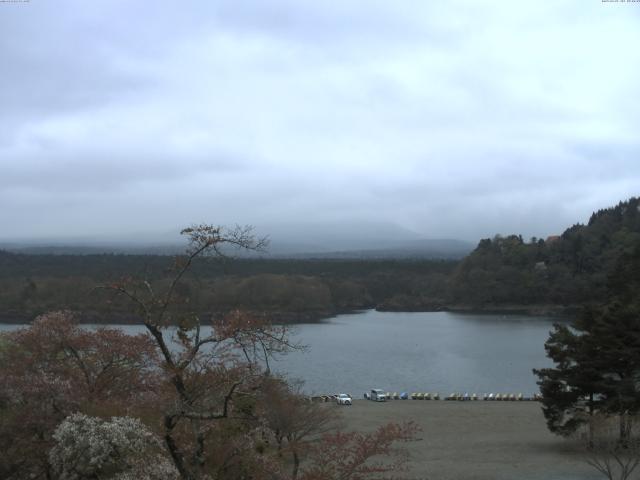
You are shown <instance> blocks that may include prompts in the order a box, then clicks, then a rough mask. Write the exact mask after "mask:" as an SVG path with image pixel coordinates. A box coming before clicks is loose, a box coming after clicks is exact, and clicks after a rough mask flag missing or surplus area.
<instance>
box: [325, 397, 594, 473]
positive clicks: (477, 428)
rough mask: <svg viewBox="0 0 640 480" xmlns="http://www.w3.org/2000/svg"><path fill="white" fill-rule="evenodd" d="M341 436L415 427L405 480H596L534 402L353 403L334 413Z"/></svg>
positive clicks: (576, 448)
mask: <svg viewBox="0 0 640 480" xmlns="http://www.w3.org/2000/svg"><path fill="white" fill-rule="evenodd" d="M332 408H340V410H341V411H342V413H343V426H344V428H345V429H346V430H361V431H368V430H373V429H375V428H376V427H377V426H379V425H382V424H384V423H387V422H391V421H393V422H402V421H406V420H413V421H415V422H416V423H417V424H418V425H419V426H420V427H421V428H422V433H421V434H420V440H419V441H417V442H414V443H410V444H408V448H409V451H410V454H411V470H410V472H409V473H408V474H407V477H408V478H413V479H420V480H422V479H425V480H426V479H428V480H466V479H469V480H516V479H517V480H597V479H601V478H603V477H602V476H601V475H599V474H597V472H595V470H593V468H592V467H590V466H588V465H587V464H586V463H585V461H584V457H583V455H582V454H581V451H580V446H579V444H578V443H577V442H575V441H570V440H565V439H562V438H560V437H557V436H555V435H552V434H551V433H549V431H548V430H547V428H546V425H545V421H544V417H543V415H542V411H541V409H540V404H539V403H538V402H485V401H475V402H473V401H467V402H456V401H453V402H449V401H442V400H440V401H425V400H392V401H389V402H386V403H377V402H371V401H367V400H355V401H354V405H353V406H351V407H338V406H332Z"/></svg>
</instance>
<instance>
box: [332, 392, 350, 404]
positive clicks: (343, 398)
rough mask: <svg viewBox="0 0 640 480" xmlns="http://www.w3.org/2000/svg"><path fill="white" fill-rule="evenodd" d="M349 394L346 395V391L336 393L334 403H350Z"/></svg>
mask: <svg viewBox="0 0 640 480" xmlns="http://www.w3.org/2000/svg"><path fill="white" fill-rule="evenodd" d="M352 402H353V401H352V400H351V395H347V394H346V393H340V394H338V395H336V403H337V404H338V405H352Z"/></svg>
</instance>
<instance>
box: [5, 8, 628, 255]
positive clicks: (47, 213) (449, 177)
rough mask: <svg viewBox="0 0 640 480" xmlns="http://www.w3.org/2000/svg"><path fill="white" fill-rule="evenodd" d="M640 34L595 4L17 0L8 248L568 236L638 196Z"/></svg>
mask: <svg viewBox="0 0 640 480" xmlns="http://www.w3.org/2000/svg"><path fill="white" fill-rule="evenodd" d="M639 27H640V3H613V2H601V1H600V0H593V1H584V0H559V1H555V2H550V3H547V4H541V3H540V2H525V3H523V2H502V1H485V2H477V1H471V0H454V1H451V2H446V3H442V2H435V3H427V2H418V1H407V2H403V3H402V4H392V3H388V2H378V1H373V2H371V1H368V2H364V1H361V0H354V1H348V2H344V1H342V2H337V1H328V2H320V3H318V2H315V3H311V2H299V1H293V0H275V1H273V2H260V1H256V0H247V1H246V2H241V3H239V2H232V1H228V0H222V1H218V2H204V1H194V2H190V3H189V4H188V5H187V4H184V3H176V2H168V1H157V2H153V3H147V2H135V3H131V2H125V1H124V0H108V1H106V0H104V1H99V0H96V1H92V2H86V1H80V0H58V1H56V2H42V1H39V0H31V1H29V2H20V3H0V61H1V62H2V65H3V75H1V76H0V106H1V108H0V206H1V208H0V221H1V222H2V225H3V226H4V228H3V229H2V230H0V241H4V242H7V241H24V240H33V241H40V240H51V239H61V240H64V239H78V238H85V239H87V238H105V239H124V240H129V239H130V238H131V237H135V236H137V237H144V236H150V237H152V238H153V236H154V235H158V234H160V233H162V232H176V233H177V232H178V231H179V230H180V228H182V227H184V226H188V225H190V224H192V223H200V222H206V223H215V224H223V225H233V224H236V223H237V224H242V225H244V224H251V225H255V226H256V229H257V232H258V233H259V234H265V235H273V234H274V230H275V231H279V230H286V228H280V227H278V226H279V225H280V226H282V225H285V226H288V227H287V228H289V229H290V230H292V231H294V232H295V231H296V228H297V229H299V230H300V232H299V233H301V234H303V235H304V234H309V232H308V231H309V230H310V229H311V227H309V225H316V226H317V228H318V229H322V228H323V227H322V226H323V225H333V226H334V227H331V228H336V227H335V225H338V227H337V228H342V227H339V226H340V225H344V226H345V227H344V228H345V229H346V230H348V229H349V227H350V226H358V225H378V226H379V227H378V228H372V230H371V232H372V233H371V235H383V234H384V232H385V231H386V230H387V229H388V230H390V231H391V232H393V233H394V235H396V234H397V237H398V238H405V237H406V238H419V239H424V238H427V239H428V238H431V239H442V238H445V239H460V240H464V241H470V242H473V243H475V242H477V241H478V240H479V239H481V238H486V237H492V236H494V235H495V234H502V235H508V234H512V233H513V234H521V235H522V236H523V237H524V238H527V239H528V238H529V237H531V236H537V237H541V238H545V237H546V236H548V235H552V234H558V233H561V232H562V231H563V230H564V229H565V228H567V227H568V226H570V225H572V224H575V223H580V222H581V223H584V222H586V221H587V220H588V218H589V216H590V214H591V213H592V212H593V211H594V210H597V209H600V208H605V207H609V206H613V205H615V204H617V203H618V202H619V201H621V200H625V199H627V198H629V197H631V196H634V195H638V194H639V193H640V191H639V190H640V189H639V188H638V187H639V186H640V162H639V161H638V160H637V157H638V156H639V154H640V139H639V137H638V135H637V125H638V124H639V120H640V108H638V107H639V106H638V105H637V103H638V100H637V95H635V92H636V90H637V85H638V81H639V80H640V49H638V48H637V45H638V44H640V28H639ZM296 226H297V227H296ZM367 228H368V227H367ZM311 230H312V229H311ZM402 232H404V233H402ZM347 233H348V232H347ZM167 234H169V233H167ZM283 236H284V235H283ZM347 236H348V235H347Z"/></svg>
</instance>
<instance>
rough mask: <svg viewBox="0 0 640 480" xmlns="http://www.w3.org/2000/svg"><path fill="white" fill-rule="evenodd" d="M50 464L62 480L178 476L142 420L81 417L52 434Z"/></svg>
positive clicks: (158, 479) (149, 479)
mask: <svg viewBox="0 0 640 480" xmlns="http://www.w3.org/2000/svg"><path fill="white" fill-rule="evenodd" d="M53 438H54V440H55V442H56V443H55V445H54V447H53V448H52V449H51V451H50V452H49V461H50V463H51V466H52V467H53V470H54V471H55V472H56V473H57V474H58V478H59V479H60V480H81V479H84V478H95V477H99V478H103V479H109V480H134V479H135V480H165V479H166V480H172V479H177V478H178V474H177V471H176V470H175V468H174V467H173V465H172V464H171V462H170V461H169V460H168V459H167V458H166V457H164V456H163V455H162V454H161V453H159V452H160V451H161V445H160V442H159V441H158V439H157V438H156V437H155V436H154V435H153V433H151V432H150V431H149V430H148V429H147V428H146V427H145V426H144V425H143V424H142V422H140V420H138V419H136V418H131V417H113V418H111V420H109V421H105V420H102V419H100V418H96V417H89V416H87V415H84V414H81V413H78V414H74V415H71V416H69V417H67V418H66V419H65V420H64V421H63V422H62V423H61V424H60V425H59V426H58V428H57V429H56V431H55V433H54V434H53Z"/></svg>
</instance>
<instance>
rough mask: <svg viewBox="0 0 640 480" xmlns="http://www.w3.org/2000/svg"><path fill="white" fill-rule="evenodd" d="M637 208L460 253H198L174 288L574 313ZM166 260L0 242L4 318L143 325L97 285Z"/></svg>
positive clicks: (245, 300)
mask: <svg viewBox="0 0 640 480" xmlns="http://www.w3.org/2000/svg"><path fill="white" fill-rule="evenodd" d="M638 208H639V200H638V199H637V198H631V199H629V200H627V201H624V202H620V203H619V204H618V205H617V206H615V207H611V208H606V209H602V210H599V211H597V212H594V213H593V215H592V216H591V218H590V219H589V221H588V223H587V224H586V225H582V224H576V225H573V226H571V227H569V228H567V229H566V230H565V231H564V232H563V233H561V234H560V235H557V236H551V237H548V238H546V239H537V238H535V237H534V238H531V239H523V238H522V236H519V235H508V236H499V235H496V236H495V237H494V238H487V239H482V240H480V242H479V243H478V245H477V247H476V249H475V250H474V251H473V252H471V253H470V254H469V255H468V256H466V257H465V258H463V259H459V260H455V259H451V260H446V259H445V260H443V259H434V260H428V259H375V260H371V259H368V260H365V259H363V260H357V259H271V258H240V259H233V260H232V261H230V259H221V258H198V259H197V261H195V262H194V265H193V269H192V272H190V275H189V277H188V278H185V279H184V282H183V283H182V284H181V286H180V290H179V291H178V292H176V293H177V294H178V295H179V296H182V297H183V298H185V299H186V298H188V299H189V305H188V309H189V310H196V311H199V312H203V313H204V314H210V313H213V314H224V313H226V312H229V311H232V310H234V309H238V308H239V309H243V310H247V311H252V312H256V313H257V312H260V313H264V314H267V315H269V316H270V317H271V318H272V319H273V320H275V321H276V322H282V323H296V322H311V321H318V320H320V319H323V318H327V317H329V316H332V315H335V314H337V313H343V312H351V311H355V310H362V309H371V308H375V309H377V310H380V311H443V310H456V311H475V312H479V311H485V312H500V313H506V312H521V313H528V314H534V315H536V314H540V315H561V314H567V313H569V314H571V313H574V312H576V311H577V310H578V309H579V308H581V306H583V305H585V304H590V303H594V304H596V303H599V302H602V301H604V300H605V299H606V296H607V289H606V283H607V278H608V277H609V276H610V275H611V273H612V272H613V271H614V269H615V268H616V264H617V262H619V260H620V258H621V257H622V256H623V255H625V254H628V253H630V252H631V251H632V249H633V248H634V246H635V245H637V244H638V242H640V212H639V211H638ZM166 266H167V257H166V256H162V255H123V254H100V255H96V254H91V255H52V254H24V253H15V252H9V251H1V250H0V322H4V323H24V322H26V321H29V320H31V319H32V318H34V317H35V316H37V315H38V314H42V313H44V312H47V311H50V310H52V309H56V310H57V309H68V310H72V311H77V312H82V313H81V315H80V320H81V321H83V322H87V323H138V322H139V319H138V318H136V317H135V316H132V315H131V313H130V311H128V310H127V308H126V302H123V301H122V299H119V298H114V299H106V300H107V301H105V298H104V294H103V292H98V291H96V289H95V288H96V287H97V286H99V285H103V284H105V283H110V282H118V281H121V280H122V279H123V278H126V277H127V276H131V275H136V276H138V277H144V278H146V279H147V280H148V281H149V283H150V284H151V285H153V286H154V287H157V288H162V287H164V286H166V283H167V282H168V281H169V277H168V276H167V269H166ZM185 308H186V306H185Z"/></svg>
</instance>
